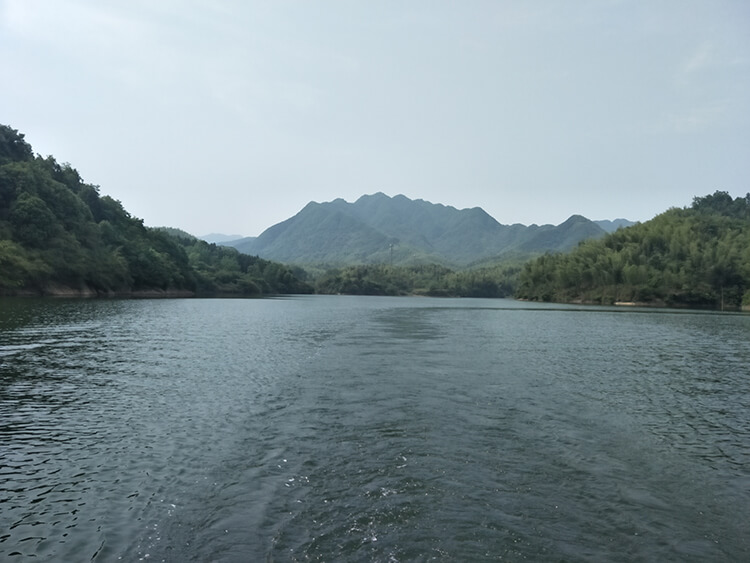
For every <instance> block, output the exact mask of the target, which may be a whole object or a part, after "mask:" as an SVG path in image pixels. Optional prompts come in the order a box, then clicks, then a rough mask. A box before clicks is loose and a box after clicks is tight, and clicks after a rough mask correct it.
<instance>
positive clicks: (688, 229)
mask: <svg viewBox="0 0 750 563" xmlns="http://www.w3.org/2000/svg"><path fill="white" fill-rule="evenodd" d="M516 296H517V297H520V298H524V299H532V300H538V301H560V302H573V301H580V302H590V303H601V304H610V303H615V302H637V303H651V304H663V305H667V306H685V307H706V308H727V309H737V308H739V307H740V306H742V305H743V304H744V305H745V306H747V305H750V194H748V195H746V196H745V197H742V198H736V199H732V197H731V196H730V195H729V194H728V193H726V192H722V191H717V192H715V193H714V194H712V195H707V196H705V197H696V198H694V200H693V204H692V206H691V207H689V208H685V209H670V210H668V211H666V212H665V213H662V214H660V215H658V216H657V217H655V218H654V219H652V220H651V221H648V222H645V223H641V224H636V225H634V226H631V227H629V228H626V229H620V230H619V231H616V232H615V233H612V234H610V235H607V236H606V237H605V238H603V239H599V240H594V241H591V240H590V241H585V242H583V243H581V244H580V245H579V246H578V247H577V248H576V249H575V250H574V251H572V252H570V253H569V254H547V255H544V256H542V257H540V258H538V259H536V260H532V261H530V262H528V263H527V264H526V265H525V266H524V268H523V270H522V271H521V275H520V280H519V286H518V290H517V292H516Z"/></svg>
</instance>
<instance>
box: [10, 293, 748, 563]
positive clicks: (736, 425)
mask: <svg viewBox="0 0 750 563" xmlns="http://www.w3.org/2000/svg"><path fill="white" fill-rule="evenodd" d="M749 366H750V315H741V314H719V313H706V312H688V311H665V310H659V311H654V310H649V311H646V310H637V309H627V310H626V309H608V308H593V307H589V308H583V307H573V306H558V305H553V306H550V305H540V304H529V303H520V302H515V301H511V300H469V299H463V300H459V299H429V298H387V297H377V298H369V297H343V296H342V297H334V296H310V297H294V298H287V299H266V300H222V299H214V300H201V299H189V300H59V301H58V300H35V299H26V300H15V299H4V300H0V561H11V562H13V561H19V562H20V561H24V562H25V561H28V560H34V561H118V560H122V561H139V560H143V561H175V562H177V561H180V562H182V561H196V562H202V561H230V562H233V561H238V562H239V561H248V562H253V561H281V562H283V561H379V562H406V561H522V560H528V561H750V367H749Z"/></svg>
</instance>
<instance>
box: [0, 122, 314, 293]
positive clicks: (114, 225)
mask: <svg viewBox="0 0 750 563" xmlns="http://www.w3.org/2000/svg"><path fill="white" fill-rule="evenodd" d="M61 289H63V290H64V289H67V290H71V291H74V292H75V291H78V292H81V293H85V294H91V293H94V294H128V293H138V292H144V293H147V292H154V291H158V292H164V293H174V294H188V293H241V294H262V293H286V292H295V293H297V292H310V291H311V288H310V287H309V286H308V285H307V284H305V283H303V282H301V281H300V280H298V279H297V278H296V277H295V276H294V274H292V272H291V271H290V270H289V269H288V268H286V267H285V266H282V265H280V264H275V263H273V262H269V261H267V260H261V259H259V258H257V257H252V256H245V255H242V254H240V253H238V252H237V251H236V250H234V249H228V248H224V247H216V246H215V245H209V244H207V243H205V242H203V241H198V240H196V239H194V238H192V237H190V238H184V237H175V236H174V233H169V232H167V231H165V230H163V229H150V228H147V227H145V226H144V224H143V221H142V220H141V219H138V218H136V217H132V216H131V215H130V214H129V213H128V212H127V211H126V210H125V209H124V208H123V206H122V204H121V203H120V202H119V201H117V200H114V199H112V198H111V197H109V196H106V195H105V196H102V195H101V194H100V193H99V187H98V186H94V185H91V184H87V183H84V182H83V181H82V179H81V177H80V175H79V174H78V172H77V171H76V170H75V169H73V168H71V167H70V165H68V164H62V165H61V164H59V163H58V162H56V161H55V159H54V158H53V157H51V156H50V157H47V158H42V157H41V156H35V155H34V154H33V152H32V149H31V146H30V145H29V144H28V143H26V141H25V140H24V136H23V134H21V133H19V132H18V131H16V130H14V129H12V128H10V127H8V126H5V125H0V294H17V293H38V294H46V293H55V292H59V291H60V290H61Z"/></svg>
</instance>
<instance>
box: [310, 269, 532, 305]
mask: <svg viewBox="0 0 750 563" xmlns="http://www.w3.org/2000/svg"><path fill="white" fill-rule="evenodd" d="M520 269H521V266H520V265H516V264H505V265H498V266H494V267H487V268H481V269H476V270H464V271H454V270H451V269H449V268H446V267H444V266H439V265H437V264H431V265H419V266H387V265H362V266H348V267H346V268H341V269H335V270H330V271H328V272H327V273H325V274H323V275H322V276H321V277H319V278H318V279H317V281H316V282H315V284H314V285H315V292H316V293H323V294H339V293H340V294H347V295H425V296H435V297H509V296H511V295H513V292H514V290H515V284H516V280H517V278H518V273H519V271H520Z"/></svg>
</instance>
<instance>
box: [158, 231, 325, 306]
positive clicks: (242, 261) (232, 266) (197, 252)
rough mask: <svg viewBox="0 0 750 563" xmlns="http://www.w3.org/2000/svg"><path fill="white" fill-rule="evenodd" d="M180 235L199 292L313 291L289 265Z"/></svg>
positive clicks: (253, 293) (246, 293) (267, 292)
mask: <svg viewBox="0 0 750 563" xmlns="http://www.w3.org/2000/svg"><path fill="white" fill-rule="evenodd" d="M172 236H175V235H174V234H173V235H172ZM177 237H178V238H177V240H179V243H180V244H181V245H182V247H183V248H184V250H185V252H186V256H187V258H188V262H189V264H190V267H191V269H192V270H193V272H195V275H196V281H197V286H196V290H197V291H198V293H200V294H239V295H262V294H283V293H287V294H288V293H292V294H304V293H312V287H311V286H309V285H308V284H307V283H305V282H303V281H301V280H300V279H299V278H298V277H297V276H295V275H294V273H292V271H291V270H290V269H289V268H288V267H286V266H283V265H281V264H278V263H276V262H271V261H269V260H263V259H261V258H258V257H257V256H248V255H247V254H241V253H240V252H238V251H237V250H236V249H234V248H229V247H226V246H217V245H215V244H209V243H207V242H205V241H203V240H199V239H197V238H195V237H192V238H186V237H183V236H179V235H177Z"/></svg>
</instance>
